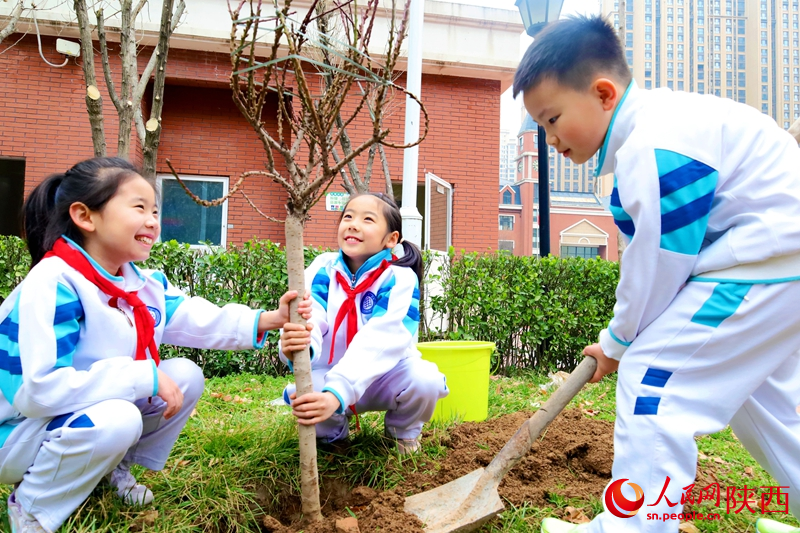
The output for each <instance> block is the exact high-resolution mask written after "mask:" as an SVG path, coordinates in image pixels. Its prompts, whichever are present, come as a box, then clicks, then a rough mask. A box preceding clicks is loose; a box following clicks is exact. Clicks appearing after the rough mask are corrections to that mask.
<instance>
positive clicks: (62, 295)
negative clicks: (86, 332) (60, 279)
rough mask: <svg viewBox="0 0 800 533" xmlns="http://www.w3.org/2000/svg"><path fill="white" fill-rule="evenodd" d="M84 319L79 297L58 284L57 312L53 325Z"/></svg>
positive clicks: (69, 289) (61, 284)
mask: <svg viewBox="0 0 800 533" xmlns="http://www.w3.org/2000/svg"><path fill="white" fill-rule="evenodd" d="M82 317H83V306H82V305H81V302H80V300H79V299H78V295H77V294H75V292H73V290H72V289H71V288H69V287H67V286H66V285H64V284H63V283H58V284H57V289H56V312H55V316H54V317H53V324H61V323H63V322H68V321H70V320H78V319H80V318H82Z"/></svg>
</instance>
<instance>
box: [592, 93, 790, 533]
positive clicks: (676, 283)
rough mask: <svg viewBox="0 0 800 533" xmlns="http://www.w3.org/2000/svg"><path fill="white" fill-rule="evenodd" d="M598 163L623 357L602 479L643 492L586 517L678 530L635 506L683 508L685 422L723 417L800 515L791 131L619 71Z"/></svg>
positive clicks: (710, 427) (615, 333)
mask: <svg viewBox="0 0 800 533" xmlns="http://www.w3.org/2000/svg"><path fill="white" fill-rule="evenodd" d="M610 172H614V190H613V193H612V196H611V211H612V213H613V215H614V219H615V222H616V224H617V226H618V227H619V229H620V231H621V232H622V233H623V234H624V237H625V240H626V241H628V247H627V249H626V250H625V252H624V254H623V256H622V272H621V278H620V282H619V286H618V287H617V303H616V305H615V307H614V317H613V319H612V320H611V322H610V323H609V325H608V328H607V329H604V330H603V331H602V332H601V334H600V345H601V347H602V349H603V352H604V353H605V354H606V355H607V356H609V357H612V358H614V359H619V360H620V367H619V376H618V382H617V421H616V426H615V432H614V451H615V457H614V467H613V475H612V477H613V479H614V480H618V479H622V478H626V479H628V480H630V481H631V482H634V483H636V484H638V485H639V486H640V487H641V488H642V489H643V490H644V496H645V504H646V505H645V506H644V507H642V508H641V509H640V510H639V512H638V514H636V515H635V516H633V517H630V518H617V517H615V516H613V515H612V514H611V513H609V512H605V513H602V514H601V515H599V516H598V517H597V518H596V519H595V520H594V521H593V522H592V523H591V524H589V526H588V527H587V528H586V531H590V532H592V533H599V532H603V533H625V532H631V533H634V532H635V533H656V532H658V533H662V532H670V533H674V532H677V531H678V521H677V520H668V521H666V522H664V521H661V520H659V521H656V520H648V515H651V514H654V513H658V514H659V515H662V514H663V513H679V512H680V511H681V505H680V503H679V502H680V500H681V498H680V496H681V494H682V493H683V492H684V491H683V488H684V487H687V486H688V485H690V484H692V483H693V482H694V479H695V470H696V464H697V447H696V445H695V441H694V438H695V436H697V435H703V434H708V433H713V432H717V431H720V430H722V429H723V428H724V427H725V426H726V425H728V424H730V425H731V427H732V428H733V430H734V432H735V433H736V435H737V437H738V438H739V440H740V441H741V442H742V443H743V444H744V445H745V446H746V447H747V449H748V450H749V451H750V453H751V454H752V455H753V457H754V458H756V459H757V460H758V462H759V463H760V464H761V465H762V466H763V467H764V468H765V469H766V470H767V471H768V472H770V473H771V474H772V475H773V476H774V477H775V478H776V479H777V480H778V482H779V483H780V484H781V485H784V486H789V487H790V488H789V489H788V493H789V503H790V505H791V506H792V510H793V513H794V514H795V515H796V516H800V505H798V504H800V416H798V414H797V412H796V411H795V408H796V406H797V405H798V404H800V357H799V356H798V349H800V149H798V146H797V142H796V141H795V140H794V139H793V138H792V137H791V136H790V135H789V134H788V133H786V132H785V131H783V130H781V129H780V128H779V127H778V126H777V125H776V124H775V122H774V121H773V120H772V119H771V118H769V117H767V116H765V115H762V114H761V113H759V112H758V111H756V110H755V109H753V108H751V107H749V106H746V105H743V104H738V103H736V102H733V101H732V100H724V99H720V98H716V97H714V96H704V95H698V94H690V93H682V92H672V91H670V90H667V89H657V90H654V91H643V90H640V89H638V88H637V87H636V85H635V83H631V86H630V87H629V88H628V90H627V91H626V93H625V95H624V96H623V99H622V101H621V102H620V103H619V105H618V106H617V109H616V111H615V113H614V116H613V118H612V120H611V125H610V126H609V130H608V133H607V134H606V139H605V142H604V144H603V147H602V149H601V152H600V162H599V166H598V174H599V175H600V174H607V173H610ZM667 476H669V478H670V479H671V481H670V484H669V486H668V488H667V491H666V493H665V496H666V499H665V498H662V499H661V501H660V503H659V504H658V505H655V506H652V505H651V504H654V503H655V502H656V501H657V500H658V498H659V495H660V494H661V490H662V488H663V487H664V483H665V481H666V478H667ZM722 490H723V493H724V491H725V487H722ZM785 491H786V489H785ZM632 495H633V494H632V492H631V494H630V495H629V497H630V496H632ZM666 500H669V501H670V502H672V503H675V502H678V504H677V505H676V506H670V505H669V504H668V503H667V501H666ZM723 505H724V504H723ZM722 512H724V509H723V511H722Z"/></svg>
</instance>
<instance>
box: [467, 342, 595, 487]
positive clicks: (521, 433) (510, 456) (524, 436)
mask: <svg viewBox="0 0 800 533" xmlns="http://www.w3.org/2000/svg"><path fill="white" fill-rule="evenodd" d="M596 369H597V360H596V359H595V358H594V357H586V358H585V359H584V360H583V361H581V363H580V364H579V365H578V366H577V367H576V368H575V370H573V371H572V373H571V374H570V375H569V377H568V378H567V380H566V381H565V382H564V384H563V385H561V386H560V387H559V388H558V389H557V390H556V391H555V392H554V393H553V394H552V395H551V396H550V398H549V399H548V400H547V401H546V402H545V403H544V405H543V406H542V407H541V408H540V409H539V410H538V411H536V413H534V414H533V416H532V417H530V418H529V419H528V420H526V421H525V423H524V424H522V427H520V428H519V429H518V430H517V432H516V433H515V434H514V436H513V437H511V439H510V440H509V441H508V443H506V445H505V446H503V449H502V450H500V452H499V453H498V454H497V456H495V458H494V459H493V460H492V462H491V463H489V466H487V467H486V471H485V472H484V475H483V478H484V479H488V478H494V479H495V480H496V482H498V483H499V482H500V480H501V479H502V478H503V476H505V475H506V473H507V472H508V471H509V470H511V469H512V468H514V465H516V464H517V463H518V462H519V461H520V459H522V458H523V457H524V456H525V454H526V453H528V450H530V449H531V446H532V445H533V441H534V440H536V439H537V438H538V437H539V434H541V432H542V431H544V429H545V428H546V427H547V426H548V425H550V422H552V421H553V419H554V418H555V417H556V416H558V414H559V413H560V412H561V411H562V410H563V409H564V407H566V406H567V404H568V403H569V402H570V401H572V399H573V398H574V397H575V395H576V394H578V391H580V390H581V388H583V386H584V385H586V383H588V381H589V380H590V379H592V376H593V375H594V372H595V370H596Z"/></svg>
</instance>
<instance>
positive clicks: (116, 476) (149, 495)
mask: <svg viewBox="0 0 800 533" xmlns="http://www.w3.org/2000/svg"><path fill="white" fill-rule="evenodd" d="M105 480H106V481H107V482H108V484H109V485H111V486H112V487H113V488H114V489H115V490H116V491H117V496H119V497H120V498H122V501H124V502H125V503H126V504H127V505H147V504H148V503H150V502H152V501H153V492H152V491H151V490H150V489H148V488H147V487H145V486H144V485H140V484H139V483H137V482H136V478H135V477H133V475H132V474H131V468H130V465H128V464H127V463H125V462H124V461H123V462H121V463H120V464H119V465H117V467H116V468H115V469H114V471H113V472H111V473H110V474H108V475H106V477H105Z"/></svg>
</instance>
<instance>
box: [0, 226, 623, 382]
mask: <svg viewBox="0 0 800 533" xmlns="http://www.w3.org/2000/svg"><path fill="white" fill-rule="evenodd" d="M323 251H324V250H322V249H317V248H306V265H308V264H310V262H311V261H312V260H313V259H314V257H316V256H317V255H318V254H319V253H321V252H323ZM432 259H433V256H432V254H431V253H428V252H426V253H425V270H426V273H427V274H426V279H429V280H431V281H433V282H434V283H439V284H441V289H442V290H441V292H440V293H437V294H431V295H427V296H426V294H425V293H426V292H427V289H428V288H429V287H423V296H426V297H423V298H422V300H421V302H420V312H421V313H420V314H421V316H422V317H425V316H426V313H425V307H426V306H427V307H430V310H431V313H432V314H433V315H434V316H437V317H442V316H444V317H447V320H446V321H445V323H446V327H445V328H444V330H441V331H440V330H435V329H432V328H431V325H430V324H429V323H428V321H426V320H423V321H422V324H421V326H420V340H428V341H430V340H441V339H445V340H461V339H471V340H488V341H492V342H494V343H496V346H497V349H496V351H495V355H494V360H493V369H494V371H495V372H505V371H507V370H509V369H511V368H529V369H540V370H543V371H544V370H551V369H566V370H571V369H572V368H573V367H574V366H575V364H577V362H578V361H580V360H581V358H582V356H581V355H580V354H581V350H582V349H583V347H584V346H586V345H587V344H591V343H592V342H595V341H596V339H597V335H598V333H599V331H600V330H601V329H602V328H603V327H604V326H605V324H606V323H607V322H608V320H609V319H610V318H611V314H612V309H613V305H614V301H615V298H614V289H615V287H616V284H617V280H618V277H619V268H618V265H617V264H616V263H611V262H608V261H603V260H599V259H589V260H584V259H559V258H554V257H548V258H545V259H539V258H535V257H515V256H512V255H508V254H504V253H500V254H490V253H482V254H481V253H469V254H461V255H455V254H453V253H451V254H450V256H449V258H448V260H446V261H445V262H444V266H443V267H442V268H441V269H440V270H439V271H438V272H432V269H431V265H432ZM29 264H30V256H29V255H28V252H27V249H26V248H25V243H24V241H22V240H21V239H19V238H16V237H0V301H2V299H5V298H6V297H8V295H9V294H10V293H11V291H12V290H13V289H14V287H15V286H16V285H17V284H19V282H20V281H22V278H23V277H24V276H25V274H26V273H27V271H28V268H29ZM143 267H145V268H153V269H157V270H161V271H162V272H164V274H165V275H166V276H167V279H169V280H170V281H171V282H172V283H173V284H174V285H176V286H177V287H179V288H180V289H181V290H183V291H184V292H185V293H186V294H187V296H200V297H203V298H205V299H207V300H209V301H211V302H213V303H215V304H218V305H224V304H226V303H232V302H235V303H240V304H244V305H247V306H250V307H253V308H262V309H275V308H276V307H277V305H278V299H279V298H280V297H281V295H282V294H283V293H284V291H285V289H286V285H287V281H288V277H287V274H286V261H285V257H284V253H283V250H282V249H281V248H280V247H279V246H278V245H277V244H275V243H272V242H269V241H249V242H246V243H244V244H243V245H241V246H237V245H231V246H229V247H228V248H227V249H226V250H221V249H217V250H211V249H209V250H206V251H198V250H193V249H191V248H190V247H189V246H188V245H186V244H178V243H177V242H175V241H170V242H164V243H157V244H156V245H155V246H154V247H153V252H152V254H151V255H150V258H149V259H148V260H147V261H146V262H145V263H144V265H143ZM431 322H436V321H435V320H433V321H431ZM277 344H278V335H277V334H276V333H275V332H272V333H270V335H269V336H268V338H267V343H266V345H265V346H264V348H263V349H261V350H256V351H244V352H225V351H213V350H199V349H193V348H182V347H176V346H169V345H163V346H162V347H161V352H162V353H161V355H162V357H165V358H166V357H176V356H182V357H187V358H189V359H191V360H193V361H195V362H196V363H198V364H199V365H200V366H201V367H202V368H203V371H204V372H205V374H206V375H207V376H224V375H228V374H232V373H238V372H254V373H270V374H283V373H285V372H286V368H285V366H284V365H283V363H281V362H280V361H279V359H278V348H277Z"/></svg>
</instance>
